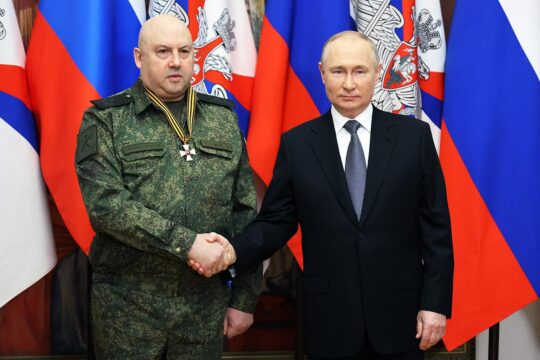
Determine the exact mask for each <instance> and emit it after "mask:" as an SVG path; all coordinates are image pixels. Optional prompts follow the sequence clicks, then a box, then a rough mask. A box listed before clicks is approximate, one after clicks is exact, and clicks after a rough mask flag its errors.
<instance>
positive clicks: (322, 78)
mask: <svg viewBox="0 0 540 360" xmlns="http://www.w3.org/2000/svg"><path fill="white" fill-rule="evenodd" d="M319 72H320V73H321V80H322V83H323V84H324V68H323V64H322V62H320V61H319Z"/></svg>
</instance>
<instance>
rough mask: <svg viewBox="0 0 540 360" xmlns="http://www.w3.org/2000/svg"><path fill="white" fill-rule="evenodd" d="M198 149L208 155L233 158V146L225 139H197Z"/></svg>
mask: <svg viewBox="0 0 540 360" xmlns="http://www.w3.org/2000/svg"><path fill="white" fill-rule="evenodd" d="M196 145H197V148H198V150H200V151H201V152H202V153H203V154H206V155H214V156H218V157H220V158H223V159H232V157H233V146H232V145H231V144H230V143H228V142H225V141H214V140H198V141H196Z"/></svg>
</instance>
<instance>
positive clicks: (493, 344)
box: [488, 323, 499, 360]
mask: <svg viewBox="0 0 540 360" xmlns="http://www.w3.org/2000/svg"><path fill="white" fill-rule="evenodd" d="M488 349H489V350H488V360H499V323H496V324H495V325H493V326H492V327H490V328H489V345H488Z"/></svg>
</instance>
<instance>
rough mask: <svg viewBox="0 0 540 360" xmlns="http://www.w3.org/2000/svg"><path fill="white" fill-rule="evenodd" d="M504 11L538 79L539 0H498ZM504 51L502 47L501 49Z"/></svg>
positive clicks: (539, 73) (539, 53) (539, 50)
mask: <svg viewBox="0 0 540 360" xmlns="http://www.w3.org/2000/svg"><path fill="white" fill-rule="evenodd" d="M499 2H500V4H501V6H502V8H503V10H504V13H505V14H506V16H507V17H508V21H510V25H511V26H512V29H513V30H514V33H515V34H516V37H517V38H518V41H519V43H520V45H521V47H522V48H523V51H525V55H526V56H527V58H528V59H529V61H530V62H531V65H532V67H533V69H534V71H535V72H536V77H538V80H540V40H539V39H538V35H540V21H538V14H540V1H539V0H500V1H499ZM501 50H502V51H504V49H501Z"/></svg>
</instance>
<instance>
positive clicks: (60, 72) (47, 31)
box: [27, 0, 146, 252]
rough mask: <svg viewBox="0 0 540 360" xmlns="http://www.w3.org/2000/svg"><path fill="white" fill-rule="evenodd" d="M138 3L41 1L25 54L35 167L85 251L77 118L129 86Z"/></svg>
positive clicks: (134, 73)
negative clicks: (37, 132)
mask: <svg viewBox="0 0 540 360" xmlns="http://www.w3.org/2000/svg"><path fill="white" fill-rule="evenodd" d="M145 18H146V16H145V3H144V0H115V1H107V0H92V1H87V0H73V1H61V0H42V1H40V3H39V9H38V12H37V15H36V19H35V22H34V28H33V32H32V37H31V39H30V46H29V49H28V59H27V72H28V82H29V87H30V94H31V99H32V107H33V110H34V114H35V116H36V120H37V123H38V125H39V127H40V129H41V136H40V141H41V144H40V145H41V148H40V153H41V167H42V171H43V176H44V178H45V181H46V183H47V185H48V187H49V189H50V191H51V193H52V196H53V198H54V200H55V203H56V205H57V207H58V210H59V211H60V214H61V215H62V218H63V220H64V222H65V224H66V226H67V228H68V230H69V232H70V233H71V235H72V236H73V237H74V238H75V240H76V241H77V243H78V244H79V246H80V247H81V248H82V249H83V250H84V251H85V252H88V250H89V247H90V243H91V241H92V238H93V230H92V227H91V226H90V222H89V220H88V216H87V214H86V209H85V207H84V204H83V200H82V196H81V193H80V190H79V185H78V182H77V177H76V174H75V166H74V154H75V147H76V140H77V133H78V131H79V125H80V123H81V120H82V114H83V112H84V110H85V109H86V108H88V107H89V106H90V105H91V104H90V100H92V99H98V98H102V97H107V96H109V95H111V94H113V93H116V92H118V91H121V90H123V89H125V88H127V87H129V86H131V85H132V84H133V83H134V82H135V81H136V80H137V77H138V70H137V68H136V67H135V64H134V61H133V48H134V47H136V46H137V36H138V32H139V29H140V26H141V23H142V22H143V21H144V20H145Z"/></svg>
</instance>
